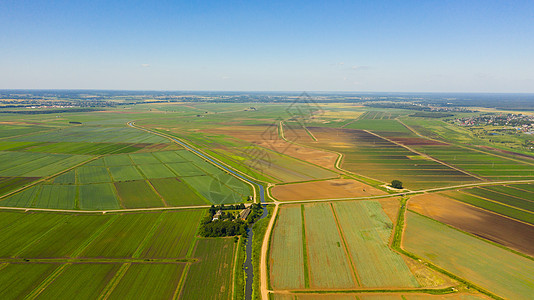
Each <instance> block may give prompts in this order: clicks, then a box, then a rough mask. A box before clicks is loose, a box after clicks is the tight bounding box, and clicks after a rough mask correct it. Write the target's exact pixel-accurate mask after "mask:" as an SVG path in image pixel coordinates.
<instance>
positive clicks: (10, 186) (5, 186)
mask: <svg viewBox="0 0 534 300" xmlns="http://www.w3.org/2000/svg"><path fill="white" fill-rule="evenodd" d="M37 179H39V177H0V195H3V194H5V193H7V192H9V191H12V190H15V189H17V188H19V187H21V186H24V185H26V184H28V183H31V182H33V181H35V180H37Z"/></svg>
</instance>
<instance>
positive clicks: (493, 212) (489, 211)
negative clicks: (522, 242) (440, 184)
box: [444, 194, 534, 227]
mask: <svg viewBox="0 0 534 300" xmlns="http://www.w3.org/2000/svg"><path fill="white" fill-rule="evenodd" d="M444 196H446V197H447V198H449V199H450V200H452V201H456V202H458V203H461V204H465V205H467V206H471V207H474V208H476V209H480V210H483V211H485V212H488V213H492V214H495V215H498V216H501V217H503V218H506V219H510V220H512V221H516V222H519V223H523V224H525V225H528V226H533V227H534V224H531V223H528V222H525V221H522V220H518V219H515V218H513V217H510V216H507V215H503V214H501V213H498V212H496V211H492V210H489V209H487V208H483V207H479V206H476V205H473V204H471V203H467V202H463V201H462V200H458V199H456V198H453V197H452V196H449V195H444ZM469 196H472V195H471V194H469ZM473 197H475V198H478V197H476V196H473ZM482 200H484V199H482Z"/></svg>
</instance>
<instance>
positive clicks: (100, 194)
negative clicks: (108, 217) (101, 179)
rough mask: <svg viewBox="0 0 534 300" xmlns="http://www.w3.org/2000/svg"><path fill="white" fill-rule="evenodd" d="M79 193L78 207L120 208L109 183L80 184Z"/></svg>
mask: <svg viewBox="0 0 534 300" xmlns="http://www.w3.org/2000/svg"><path fill="white" fill-rule="evenodd" d="M79 193H80V195H79V205H80V209H100V210H104V209H120V205H119V201H118V199H117V197H116V196H115V192H114V188H113V185H112V184H111V183H95V184H87V185H82V186H80V187H79Z"/></svg>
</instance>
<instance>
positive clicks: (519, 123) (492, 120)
mask: <svg viewBox="0 0 534 300" xmlns="http://www.w3.org/2000/svg"><path fill="white" fill-rule="evenodd" d="M454 122H455V123H456V124H457V125H460V126H465V127H471V126H506V127H509V129H515V130H517V131H520V132H523V133H525V134H534V116H533V115H523V114H499V115H497V114H484V115H480V116H474V117H469V118H461V119H455V120H454Z"/></svg>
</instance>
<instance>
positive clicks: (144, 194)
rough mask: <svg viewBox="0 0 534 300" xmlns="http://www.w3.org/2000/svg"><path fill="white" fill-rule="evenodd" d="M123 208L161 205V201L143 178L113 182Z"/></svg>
mask: <svg viewBox="0 0 534 300" xmlns="http://www.w3.org/2000/svg"><path fill="white" fill-rule="evenodd" d="M114 184H115V187H116V188H117V192H118V194H119V198H120V199H121V203H122V204H123V205H124V207H125V208H143V207H163V206H164V205H163V202H162V201H161V198H159V196H158V195H156V193H154V191H153V190H152V189H151V188H150V186H149V185H148V184H147V183H146V181H144V180H137V181H125V182H115V183H114Z"/></svg>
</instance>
